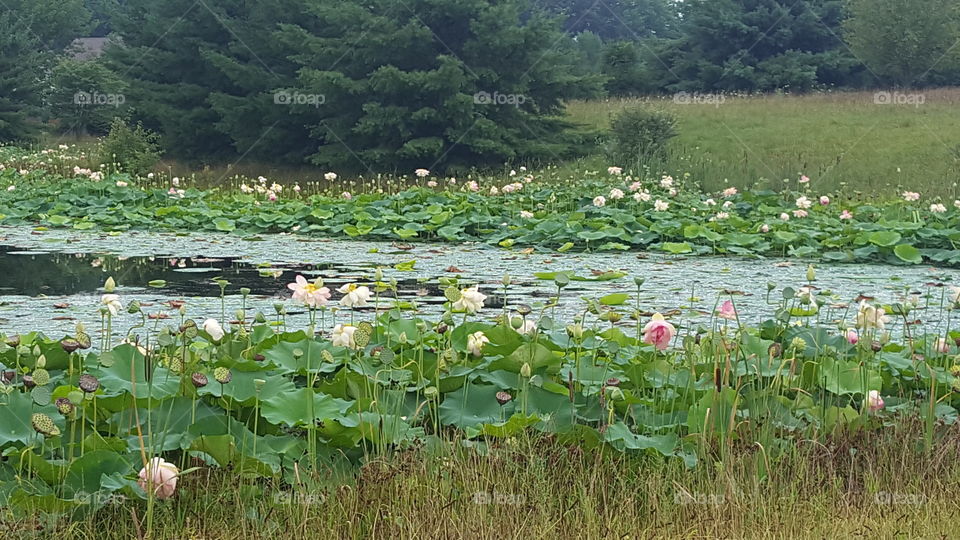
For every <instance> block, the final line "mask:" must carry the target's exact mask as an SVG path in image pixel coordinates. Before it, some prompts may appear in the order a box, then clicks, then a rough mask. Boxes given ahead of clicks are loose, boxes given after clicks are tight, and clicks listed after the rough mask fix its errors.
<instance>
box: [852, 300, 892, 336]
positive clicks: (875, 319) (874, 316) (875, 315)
mask: <svg viewBox="0 0 960 540" xmlns="http://www.w3.org/2000/svg"><path fill="white" fill-rule="evenodd" d="M889 321H890V318H889V317H887V315H886V313H885V312H884V311H883V309H878V308H876V307H874V306H871V305H870V304H868V303H867V302H866V301H862V302H860V310H859V311H858V312H857V328H860V329H863V330H868V329H870V328H876V329H877V330H883V329H884V328H885V327H886V323H887V322H889Z"/></svg>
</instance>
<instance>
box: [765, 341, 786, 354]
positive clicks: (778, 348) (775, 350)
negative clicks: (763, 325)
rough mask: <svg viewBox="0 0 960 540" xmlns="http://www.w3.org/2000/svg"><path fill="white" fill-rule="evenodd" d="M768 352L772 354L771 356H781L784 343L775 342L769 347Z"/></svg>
mask: <svg viewBox="0 0 960 540" xmlns="http://www.w3.org/2000/svg"><path fill="white" fill-rule="evenodd" d="M767 353H768V354H769V355H770V358H780V355H781V354H783V345H781V344H779V343H774V344H773V345H770V348H769V349H767Z"/></svg>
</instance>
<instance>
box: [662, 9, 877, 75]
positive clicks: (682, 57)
mask: <svg viewBox="0 0 960 540" xmlns="http://www.w3.org/2000/svg"><path fill="white" fill-rule="evenodd" d="M842 2H843V0H688V1H686V2H683V4H682V21H683V22H682V23H681V31H682V35H681V37H679V38H677V39H675V40H672V41H671V42H670V43H668V44H667V45H666V46H665V47H662V48H660V49H659V51H660V52H659V54H657V55H656V59H655V60H656V61H655V62H651V63H649V67H650V69H651V70H654V71H656V72H657V73H658V74H659V78H660V81H661V82H660V84H661V85H662V86H664V87H666V88H667V89H668V90H670V91H681V90H682V91H740V90H746V91H771V90H777V89H789V90H798V91H806V90H810V89H813V88H815V87H818V86H823V85H827V84H836V83H837V82H838V80H840V81H845V80H853V79H854V78H855V77H856V76H857V73H858V71H862V67H861V66H858V64H857V62H856V61H855V59H853V58H852V57H851V56H850V55H849V53H847V51H846V50H845V48H844V46H843V43H842V41H841V40H840V38H839V37H838V36H839V35H840V34H841V31H840V30H841V21H842V20H843V9H842V8H843V4H842ZM838 56H839V57H838ZM838 69H845V70H847V71H843V72H840V73H838V72H837V70H838Z"/></svg>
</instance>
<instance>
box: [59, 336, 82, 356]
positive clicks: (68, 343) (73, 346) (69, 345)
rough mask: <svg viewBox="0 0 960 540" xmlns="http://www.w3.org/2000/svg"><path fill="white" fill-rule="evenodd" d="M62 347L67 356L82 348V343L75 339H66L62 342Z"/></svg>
mask: <svg viewBox="0 0 960 540" xmlns="http://www.w3.org/2000/svg"><path fill="white" fill-rule="evenodd" d="M60 346H61V347H63V350H64V351H66V352H67V354H70V353H72V352H74V351H76V350H77V349H79V348H80V342H79V341H77V340H75V339H71V338H64V339H62V340H60Z"/></svg>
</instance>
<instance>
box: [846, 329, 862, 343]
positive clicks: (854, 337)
mask: <svg viewBox="0 0 960 540" xmlns="http://www.w3.org/2000/svg"><path fill="white" fill-rule="evenodd" d="M858 341H860V335H859V334H857V331H856V330H854V329H853V328H850V329H849V330H847V343H849V344H851V345H856V344H857V342H858Z"/></svg>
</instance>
